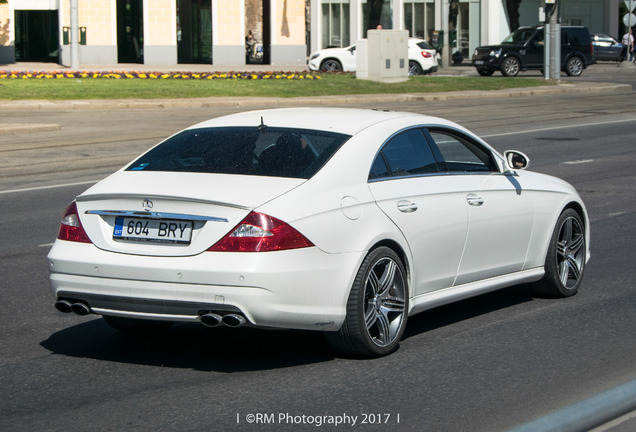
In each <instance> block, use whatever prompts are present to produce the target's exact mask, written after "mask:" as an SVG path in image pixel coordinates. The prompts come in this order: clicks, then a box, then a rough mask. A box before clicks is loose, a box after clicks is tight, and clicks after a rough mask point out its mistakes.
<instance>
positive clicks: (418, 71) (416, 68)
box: [409, 60, 422, 76]
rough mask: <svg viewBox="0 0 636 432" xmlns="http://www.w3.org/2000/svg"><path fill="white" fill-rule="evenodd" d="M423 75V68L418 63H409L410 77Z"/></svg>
mask: <svg viewBox="0 0 636 432" xmlns="http://www.w3.org/2000/svg"><path fill="white" fill-rule="evenodd" d="M414 75H422V67H421V66H420V65H419V63H418V62H416V61H413V60H411V61H409V76H414Z"/></svg>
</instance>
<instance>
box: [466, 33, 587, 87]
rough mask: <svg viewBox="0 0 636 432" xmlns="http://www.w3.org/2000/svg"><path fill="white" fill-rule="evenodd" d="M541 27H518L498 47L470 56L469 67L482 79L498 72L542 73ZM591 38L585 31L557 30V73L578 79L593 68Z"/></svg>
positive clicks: (483, 48) (477, 51)
mask: <svg viewBox="0 0 636 432" xmlns="http://www.w3.org/2000/svg"><path fill="white" fill-rule="evenodd" d="M544 45H545V44H544V34H543V26H535V27H519V28H518V29H517V30H515V31H514V32H512V33H511V34H510V36H508V37H507V38H506V39H504V41H503V42H502V43H501V44H500V45H491V46H481V47H477V48H476V49H475V53H474V54H473V66H475V68H477V72H479V75H482V76H490V75H492V74H493V73H494V72H495V71H497V70H498V71H501V73H502V74H503V75H505V76H509V77H512V76H515V75H517V74H518V73H519V71H520V70H526V69H541V70H542V69H543V62H544V58H543V47H544ZM592 53H593V48H592V37H591V36H590V31H589V30H588V29H587V27H573V26H572V27H570V26H562V27H561V69H562V70H564V71H565V73H567V74H568V75H570V76H579V75H581V73H582V72H583V69H585V68H586V67H588V66H589V65H591V64H594V63H595V61H594V58H593V54H592Z"/></svg>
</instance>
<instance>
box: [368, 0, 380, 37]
mask: <svg viewBox="0 0 636 432" xmlns="http://www.w3.org/2000/svg"><path fill="white" fill-rule="evenodd" d="M383 6H384V0H368V1H367V7H368V8H369V9H368V13H369V27H368V28H369V29H371V30H372V29H375V28H377V27H378V25H380V19H381V18H382V7H383Z"/></svg>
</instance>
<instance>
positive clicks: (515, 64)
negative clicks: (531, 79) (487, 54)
mask: <svg viewBox="0 0 636 432" xmlns="http://www.w3.org/2000/svg"><path fill="white" fill-rule="evenodd" d="M520 69H521V63H520V62H519V59H518V58H517V57H512V56H510V57H506V58H505V59H504V61H503V63H501V73H502V74H503V76H507V77H513V76H517V74H518V73H519V70H520Z"/></svg>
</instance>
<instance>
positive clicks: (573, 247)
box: [556, 216, 585, 289]
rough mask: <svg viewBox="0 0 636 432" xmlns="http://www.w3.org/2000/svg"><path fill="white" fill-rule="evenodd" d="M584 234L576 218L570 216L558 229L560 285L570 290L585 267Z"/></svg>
mask: <svg viewBox="0 0 636 432" xmlns="http://www.w3.org/2000/svg"><path fill="white" fill-rule="evenodd" d="M584 246H585V232H584V231H583V227H582V226H581V223H580V222H579V220H578V219H577V218H575V217H574V216H570V217H568V218H567V219H565V221H564V222H563V224H562V225H561V228H560V229H559V241H558V242H557V247H556V251H557V266H558V268H559V278H560V279H561V284H562V285H563V286H564V287H565V288H567V289H572V288H574V287H575V286H576V285H578V283H579V280H580V279H581V276H582V273H583V266H584V265H585V250H584Z"/></svg>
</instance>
